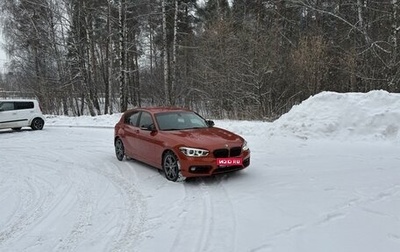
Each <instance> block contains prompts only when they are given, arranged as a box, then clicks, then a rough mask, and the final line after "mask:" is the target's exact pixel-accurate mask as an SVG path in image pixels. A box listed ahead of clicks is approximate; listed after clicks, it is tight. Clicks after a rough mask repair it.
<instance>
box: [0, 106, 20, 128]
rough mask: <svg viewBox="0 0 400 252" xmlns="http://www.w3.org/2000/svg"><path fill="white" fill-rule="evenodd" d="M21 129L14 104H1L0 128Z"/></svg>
mask: <svg viewBox="0 0 400 252" xmlns="http://www.w3.org/2000/svg"><path fill="white" fill-rule="evenodd" d="M14 127H19V124H18V120H17V111H15V109H14V102H12V101H1V102H0V128H3V129H4V128H14Z"/></svg>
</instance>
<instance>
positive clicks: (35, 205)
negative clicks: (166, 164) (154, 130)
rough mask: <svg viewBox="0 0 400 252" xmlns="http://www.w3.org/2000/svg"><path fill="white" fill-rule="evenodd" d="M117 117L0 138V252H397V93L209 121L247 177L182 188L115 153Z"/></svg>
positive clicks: (51, 122)
mask: <svg viewBox="0 0 400 252" xmlns="http://www.w3.org/2000/svg"><path fill="white" fill-rule="evenodd" d="M118 118H119V115H111V116H110V115H106V116H99V117H80V118H67V117H61V116H56V117H55V116H48V117H47V124H46V126H45V129H44V130H43V131H30V130H24V131H22V132H12V131H8V130H2V131H0V251H40V252H41V251H96V252H97V251H139V252H141V251H152V252H153V251H184V252H190V251H217V252H218V251H221V252H226V251H236V252H242V251H243V252H245V251H246V252H247V251H248V252H250V251H252V252H258V251H273V252H281V251H282V252H283V251H296V252H297V251H304V252H314V251H315V252H321V251H324V252H330V251H332V252H369V251H370V252H376V251H383V252H398V251H400V132H399V130H400V95H399V94H390V93H387V92H384V91H374V92H369V93H367V94H359V93H352V94H350V93H347V94H337V93H331V92H323V93H321V94H318V95H316V96H314V97H310V98H309V99H308V100H306V101H304V102H303V103H301V104H300V105H298V106H295V107H293V109H292V110H291V111H290V112H289V113H287V114H285V115H284V116H282V117H281V118H280V119H278V120H277V121H275V122H273V123H267V122H250V121H231V120H221V121H216V125H217V126H219V127H223V128H227V129H230V130H233V131H235V132H237V133H239V134H241V135H242V136H244V137H245V138H246V139H247V141H248V142H249V145H250V148H251V151H252V159H251V165H250V167H249V168H248V169H246V170H244V171H241V172H237V173H232V174H228V175H223V176H217V177H212V178H203V179H196V180H193V181H188V182H184V183H173V182H169V181H167V180H166V179H165V178H164V177H163V176H162V175H161V174H159V172H158V171H157V170H156V169H153V168H151V167H149V166H146V165H144V164H141V163H138V162H136V161H132V160H130V161H123V162H119V161H117V159H116V158H115V156H114V148H113V144H112V143H113V128H112V127H113V125H114V124H115V122H116V121H117V120H118Z"/></svg>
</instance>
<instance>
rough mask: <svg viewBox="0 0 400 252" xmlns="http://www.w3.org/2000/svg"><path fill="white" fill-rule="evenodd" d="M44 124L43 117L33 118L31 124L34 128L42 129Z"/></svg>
mask: <svg viewBox="0 0 400 252" xmlns="http://www.w3.org/2000/svg"><path fill="white" fill-rule="evenodd" d="M43 126H44V121H43V119H42V118H35V119H33V121H32V124H31V128H32V129H33V130H41V129H43Z"/></svg>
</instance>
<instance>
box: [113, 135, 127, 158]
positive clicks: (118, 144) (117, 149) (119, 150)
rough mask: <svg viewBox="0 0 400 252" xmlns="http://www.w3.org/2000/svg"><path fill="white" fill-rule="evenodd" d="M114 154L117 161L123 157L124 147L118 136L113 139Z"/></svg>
mask: <svg viewBox="0 0 400 252" xmlns="http://www.w3.org/2000/svg"><path fill="white" fill-rule="evenodd" d="M115 156H116V157H117V159H118V160H119V161H122V160H123V159H124V157H125V147H124V143H123V142H122V140H121V139H120V138H118V139H117V140H115Z"/></svg>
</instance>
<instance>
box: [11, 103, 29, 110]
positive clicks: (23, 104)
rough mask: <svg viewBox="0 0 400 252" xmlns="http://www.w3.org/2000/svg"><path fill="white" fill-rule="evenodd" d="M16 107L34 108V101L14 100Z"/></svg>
mask: <svg viewBox="0 0 400 252" xmlns="http://www.w3.org/2000/svg"><path fill="white" fill-rule="evenodd" d="M14 108H15V109H33V102H14Z"/></svg>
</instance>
